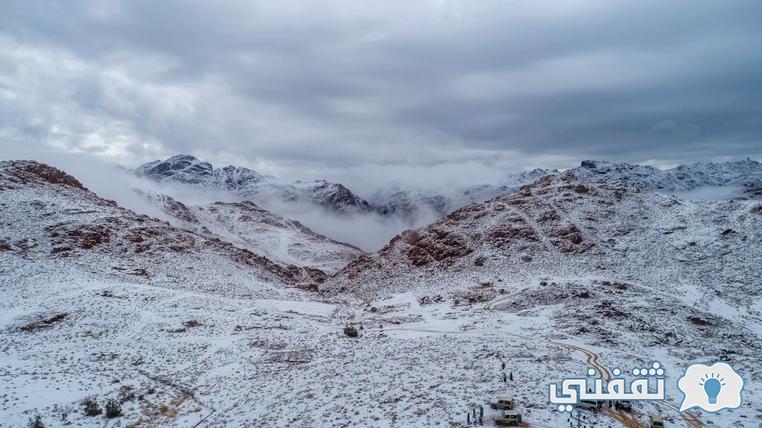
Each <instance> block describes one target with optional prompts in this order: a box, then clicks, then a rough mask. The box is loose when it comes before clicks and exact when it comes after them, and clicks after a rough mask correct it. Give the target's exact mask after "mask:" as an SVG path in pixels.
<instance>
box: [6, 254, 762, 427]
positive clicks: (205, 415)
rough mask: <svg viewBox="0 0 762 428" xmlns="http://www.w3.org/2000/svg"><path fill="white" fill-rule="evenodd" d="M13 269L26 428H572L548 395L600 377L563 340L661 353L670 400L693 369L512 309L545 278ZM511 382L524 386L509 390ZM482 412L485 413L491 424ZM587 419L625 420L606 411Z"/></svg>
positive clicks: (12, 322) (750, 417)
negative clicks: (419, 282) (412, 288)
mask: <svg viewBox="0 0 762 428" xmlns="http://www.w3.org/2000/svg"><path fill="white" fill-rule="evenodd" d="M4 260H5V262H7V261H8V260H7V259H4ZM2 268H3V272H4V274H5V275H4V276H3V278H13V279H14V281H13V283H10V282H9V281H6V280H3V281H2V283H1V285H0V286H2V290H3V294H4V296H6V297H5V299H4V300H3V302H2V304H1V305H2V310H3V313H4V315H3V317H2V318H1V322H2V324H1V325H0V337H1V342H2V344H3V346H2V348H0V385H2V391H3V392H2V394H0V414H2V415H3V418H2V420H0V427H18V426H23V424H25V423H26V422H27V420H28V419H29V418H30V417H32V416H33V415H36V414H40V415H42V416H43V420H44V421H45V422H47V424H48V426H61V425H64V424H65V423H68V422H70V423H72V424H74V425H79V426H109V427H117V426H128V425H129V424H134V425H133V426H156V425H160V426H177V427H186V426H209V427H218V426H262V427H271V426H379V427H382V426H465V421H466V412H468V411H469V409H471V408H473V407H474V406H478V405H482V406H485V407H486V403H487V402H488V401H489V400H491V399H494V398H496V397H498V396H505V395H509V396H512V397H514V398H515V399H516V401H517V408H518V410H519V411H520V412H521V413H522V414H523V415H524V418H525V420H526V421H527V422H528V423H529V425H528V426H534V427H560V426H566V417H567V415H566V414H561V413H558V412H557V411H554V409H553V408H552V406H550V405H549V404H548V403H547V385H548V383H551V382H555V381H559V380H560V379H562V378H564V377H569V376H577V375H582V374H583V373H584V371H585V370H586V369H587V368H588V364H587V363H586V362H585V358H586V357H585V355H584V354H583V353H581V352H579V351H574V350H571V349H566V348H564V347H562V346H561V344H570V345H577V346H580V347H583V348H584V349H586V350H588V351H591V352H594V353H596V354H597V355H599V356H600V358H601V363H602V364H604V365H605V366H606V367H608V368H609V369H611V368H614V367H619V368H622V369H623V370H629V369H631V368H634V367H635V366H636V365H641V364H648V363H649V362H650V361H653V360H654V359H658V361H660V362H662V363H663V364H664V365H665V367H666V368H667V370H668V373H669V374H670V378H669V379H670V380H671V381H672V382H668V385H669V388H670V389H669V391H668V397H669V399H668V401H669V403H671V404H672V406H674V405H679V401H678V399H679V397H680V394H679V392H678V391H677V390H676V389H675V387H674V384H675V382H676V380H677V377H676V376H677V374H678V373H680V372H681V370H682V369H683V368H684V367H685V366H686V361H685V360H684V359H683V358H682V357H681V356H679V355H675V354H674V353H673V352H671V351H670V348H669V347H664V346H648V344H646V343H641V342H638V341H637V338H634V337H633V338H631V339H630V340H629V341H628V342H627V343H626V344H624V345H622V344H620V345H617V346H614V345H607V344H605V343H589V340H587V339H586V338H585V337H584V336H574V335H571V334H569V332H568V331H567V330H566V329H565V328H563V325H562V324H559V322H558V314H559V313H563V312H564V311H568V310H569V306H565V305H564V304H563V303H560V302H556V303H553V302H550V303H549V304H547V305H539V306H533V307H529V308H526V309H519V310H516V309H515V308H512V302H520V301H521V299H522V298H523V297H522V293H530V292H533V290H535V291H536V289H537V288H540V287H541V286H540V285H539V284H538V282H539V280H538V281H534V282H533V283H531V284H505V285H503V286H502V287H503V288H502V289H503V290H504V291H503V292H498V293H496V294H494V295H490V296H493V297H492V298H488V299H487V300H485V301H479V302H473V303H468V302H467V301H458V303H455V300H454V299H457V298H458V297H457V296H459V295H462V294H458V293H460V292H474V290H453V292H452V293H451V294H447V295H444V296H441V297H442V299H441V300H439V299H438V298H436V296H430V295H426V294H420V293H404V294H398V295H393V296H390V297H389V298H387V299H384V300H380V301H375V302H355V301H345V300H332V301H321V300H319V299H318V298H317V297H316V295H313V294H308V293H306V292H302V291H300V290H295V289H280V290H278V291H277V293H273V291H272V290H271V289H268V288H267V287H262V286H261V285H259V284H252V286H251V290H249V293H247V297H227V296H224V295H221V294H214V293H206V292H198V291H189V290H183V289H171V288H166V287H154V286H151V285H146V284H140V283H129V282H109V281H104V280H102V279H99V278H97V277H94V276H93V275H91V274H89V273H85V272H82V271H78V270H76V269H69V270H67V269H65V268H62V269H56V270H55V273H53V272H51V271H50V270H49V269H47V268H44V267H41V266H33V265H26V266H24V265H17V264H16V265H13V264H9V263H4V264H2ZM548 280H550V281H553V282H555V281H559V283H560V281H561V279H560V278H549V279H548ZM569 280H572V279H570V278H564V279H563V281H569ZM588 280H589V279H586V278H583V279H581V280H580V281H588ZM477 291H478V290H477ZM427 298H429V300H428V301H427V300H426V299H427ZM429 302H431V303H429ZM59 313H65V314H66V317H65V318H64V319H63V320H62V321H60V322H57V323H54V324H52V325H50V326H46V327H44V328H40V329H38V330H36V331H31V332H30V331H22V330H20V327H22V326H24V325H28V324H29V323H31V322H34V321H36V320H40V319H47V318H49V317H50V316H51V315H53V314H59ZM194 320H195V322H194ZM347 322H351V323H354V324H355V325H357V326H362V328H361V330H360V331H361V337H359V338H356V339H352V338H349V337H346V336H345V335H344V334H343V333H342V330H343V327H344V326H345V324H346V323H347ZM503 363H505V364H506V368H505V370H503V369H502V364H503ZM503 373H505V374H506V375H508V374H512V375H513V377H514V380H513V381H508V382H506V383H503V380H502V376H503ZM127 392H131V393H132V395H133V396H134V398H131V399H127V400H125V402H124V404H123V407H122V408H123V411H124V416H122V417H119V418H115V419H111V420H109V419H106V418H105V417H104V416H97V417H87V416H84V415H83V414H82V412H81V406H80V404H79V403H80V402H81V401H82V400H83V399H85V398H86V397H95V398H96V399H97V400H98V401H99V402H101V403H103V402H105V401H106V399H108V398H118V397H120V394H121V395H122V397H124V396H125V395H126V396H129V395H130V394H127ZM746 397H747V398H746V400H747V401H746V403H745V405H744V407H743V408H742V409H739V410H737V411H733V412H726V413H723V414H719V415H709V416H707V415H701V416H700V417H699V419H700V420H701V421H702V422H703V423H704V426H716V427H725V426H739V427H740V426H756V424H757V422H756V421H757V420H758V418H759V417H760V416H762V409H761V408H760V406H759V405H758V404H754V403H758V402H759V401H758V400H759V398H758V397H759V392H758V390H757V388H756V383H754V382H752V383H750V384H749V390H748V391H747V395H746ZM486 410H487V412H486V415H487V417H488V419H489V418H491V417H492V416H493V415H494V414H495V413H494V412H493V411H491V410H490V409H489V408H487V409H486ZM635 411H636V413H635V414H636V415H637V417H639V420H640V421H641V422H644V421H645V420H646V415H647V414H648V413H650V412H655V411H659V412H661V413H662V414H663V415H664V416H666V417H667V421H668V422H670V425H669V426H691V425H687V423H686V422H685V421H684V420H683V419H682V418H681V417H679V416H678V415H677V412H676V411H675V410H674V407H668V406H667V405H663V404H648V405H636V407H635ZM589 418H590V419H589V420H590V421H591V422H594V423H596V424H597V425H595V426H620V425H619V424H618V423H617V422H616V421H615V420H614V419H611V418H610V417H609V416H606V415H604V414H597V415H590V416H589ZM752 421H755V422H752Z"/></svg>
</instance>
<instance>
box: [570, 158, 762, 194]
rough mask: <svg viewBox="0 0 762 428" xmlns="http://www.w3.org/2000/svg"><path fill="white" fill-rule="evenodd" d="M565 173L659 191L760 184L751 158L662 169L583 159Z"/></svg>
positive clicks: (760, 172) (758, 167)
mask: <svg viewBox="0 0 762 428" xmlns="http://www.w3.org/2000/svg"><path fill="white" fill-rule="evenodd" d="M569 173H570V174H572V175H574V176H575V177H577V178H579V179H580V180H583V181H589V182H604V183H609V184H618V185H622V186H628V187H635V188H638V189H641V190H653V191H659V192H676V191H686V190H693V189H696V188H699V187H704V186H737V187H741V188H744V189H745V190H753V189H756V188H760V187H762V164H760V163H759V162H757V161H753V160H745V161H733V162H708V163H693V164H689V165H680V166H677V167H674V168H671V169H666V170H661V169H658V168H654V167H652V166H647V165H635V164H629V163H623V162H622V163H612V162H603V161H592V160H586V161H582V163H581V165H580V166H579V167H577V168H573V169H571V170H569Z"/></svg>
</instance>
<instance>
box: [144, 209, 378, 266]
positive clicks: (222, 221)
mask: <svg viewBox="0 0 762 428" xmlns="http://www.w3.org/2000/svg"><path fill="white" fill-rule="evenodd" d="M148 197H149V199H150V200H152V201H154V202H155V203H156V204H157V205H159V206H160V207H161V208H162V209H163V210H164V212H165V213H167V214H169V215H170V216H171V219H170V222H171V223H172V224H175V225H177V226H179V227H182V228H183V229H190V230H193V231H195V232H198V233H201V234H204V235H206V236H216V237H218V238H220V239H222V240H224V241H227V242H231V243H233V244H235V245H236V246H238V247H241V248H246V249H249V250H251V251H252V252H254V253H256V254H260V255H263V256H265V257H267V258H268V259H270V260H273V261H276V262H280V263H286V264H291V265H296V266H305V267H311V268H316V269H320V270H322V271H324V272H328V273H332V272H335V271H337V270H339V269H341V268H342V267H344V266H346V265H347V264H349V262H351V261H352V260H354V259H355V258H357V257H358V256H360V255H361V254H364V252H363V251H362V250H360V249H359V248H356V247H353V246H351V245H349V244H344V243H341V242H338V241H334V240H332V239H330V238H327V237H325V236H323V235H320V234H318V233H315V232H313V231H312V230H311V229H309V228H307V227H306V226H304V225H302V224H301V223H299V222H298V221H295V220H290V219H286V218H283V217H281V216H278V215H276V214H273V213H271V212H269V211H267V210H265V209H263V208H261V207H259V206H257V205H256V204H255V203H254V202H251V201H242V202H214V203H211V204H205V205H195V206H187V205H185V204H183V203H182V202H179V201H177V200H175V199H173V198H171V197H170V196H167V195H160V194H153V195H150V196H148Z"/></svg>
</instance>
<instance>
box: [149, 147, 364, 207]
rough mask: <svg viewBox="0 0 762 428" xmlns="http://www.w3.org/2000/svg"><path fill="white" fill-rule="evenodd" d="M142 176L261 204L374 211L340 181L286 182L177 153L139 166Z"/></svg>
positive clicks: (240, 168)
mask: <svg viewBox="0 0 762 428" xmlns="http://www.w3.org/2000/svg"><path fill="white" fill-rule="evenodd" d="M134 172H135V173H136V174H137V175H138V176H141V177H145V178H148V179H150V180H153V181H156V182H165V183H179V184H184V185H188V186H193V187H196V188H199V189H204V190H216V191H225V192H230V193H231V194H233V195H235V196H238V197H241V198H246V199H249V200H253V201H255V202H257V203H258V204H260V205H265V206H266V205H268V204H273V203H274V204H278V203H284V202H285V203H298V204H309V205H315V206H316V207H319V208H322V209H326V210H329V211H331V212H334V213H340V214H362V213H368V212H370V211H371V207H370V206H369V205H368V203H367V202H366V201H365V200H363V199H362V198H360V197H359V196H357V195H355V194H354V193H352V192H351V191H350V190H349V189H347V188H346V187H344V186H343V185H341V184H339V183H331V182H328V181H325V180H316V181H309V182H306V181H295V182H293V183H283V182H280V181H278V180H276V179H275V178H274V177H272V176H268V175H263V174H259V173H258V172H256V171H253V170H251V169H248V168H242V167H236V166H232V165H230V166H226V167H223V168H214V167H213V166H212V165H211V164H210V163H208V162H203V161H200V160H198V159H196V158H195V157H193V156H190V155H175V156H172V157H170V158H168V159H165V160H156V161H153V162H149V163H146V164H144V165H141V166H139V167H138V168H136V169H135V171H134Z"/></svg>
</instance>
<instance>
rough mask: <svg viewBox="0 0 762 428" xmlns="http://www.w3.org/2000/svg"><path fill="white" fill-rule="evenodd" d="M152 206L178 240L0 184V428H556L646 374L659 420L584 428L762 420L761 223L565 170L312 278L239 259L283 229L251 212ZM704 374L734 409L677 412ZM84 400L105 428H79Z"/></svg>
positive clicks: (33, 187)
mask: <svg viewBox="0 0 762 428" xmlns="http://www.w3.org/2000/svg"><path fill="white" fill-rule="evenodd" d="M155 198H158V199H157V202H158V203H160V204H161V205H162V206H163V207H164V209H166V210H167V211H169V212H171V213H172V215H173V216H174V217H176V218H178V219H179V220H178V222H179V223H177V224H181V225H182V226H183V227H182V228H180V227H177V226H173V225H170V224H168V223H166V222H163V221H159V220H157V219H153V218H150V217H147V216H143V215H139V214H136V213H134V212H132V211H129V210H126V209H123V208H120V207H119V206H117V205H116V204H115V203H114V202H112V201H108V200H105V199H103V198H100V197H98V196H97V195H95V194H93V193H92V192H89V191H88V190H86V189H84V188H83V186H82V185H81V184H80V183H79V182H78V181H77V180H76V179H75V178H73V177H71V176H69V175H67V174H65V173H63V172H61V171H59V170H56V169H54V168H50V167H47V166H45V165H42V164H39V163H36V162H27V161H14V162H3V163H0V290H1V292H2V297H3V298H2V299H0V313H1V314H2V315H0V341H1V342H2V343H3V346H1V347H0V361H3V363H2V364H0V382H2V384H3V393H2V395H0V412H2V415H3V419H2V421H0V425H2V426H5V425H6V424H7V425H8V426H23V425H25V424H26V423H27V421H28V420H29V419H31V418H33V417H34V416H35V415H40V416H41V417H42V418H43V421H44V422H45V423H46V425H47V426H66V425H70V424H73V425H78V426H105V425H109V426H111V425H114V426H116V425H120V426H126V425H128V424H136V425H150V426H172V427H183V426H294V425H304V426H322V425H326V426H342V425H344V426H368V425H370V426H385V425H390V426H397V425H401V426H406V425H411V426H434V425H451V426H459V425H462V424H463V423H465V420H466V417H465V414H464V413H466V412H468V411H469V410H470V409H475V408H478V407H479V406H483V407H484V410H485V424H486V423H488V422H489V421H490V420H491V418H493V417H495V416H497V414H498V412H493V411H491V410H490V409H489V406H487V405H486V404H487V402H488V401H490V400H493V399H495V398H496V397H498V396H505V395H510V396H512V397H514V399H515V400H516V404H515V407H516V409H517V410H518V411H519V412H520V413H521V414H522V415H523V417H524V420H525V422H526V423H527V424H529V425H530V426H538V427H558V426H566V424H567V417H568V415H567V414H565V413H559V412H558V411H557V410H555V409H554V408H553V406H550V405H549V404H548V403H547V385H548V384H549V383H550V382H557V381H558V380H560V379H562V378H565V377H569V376H576V375H584V373H586V372H587V369H588V368H590V367H591V366H592V367H594V368H595V369H596V370H597V373H598V375H600V376H601V377H603V378H606V376H607V374H608V375H609V376H610V372H611V370H612V369H613V368H615V367H616V368H621V369H623V371H625V372H626V371H629V370H631V369H632V368H634V367H645V366H646V365H647V364H651V363H652V362H653V361H654V360H658V361H659V362H660V363H662V364H663V366H664V367H665V368H666V369H667V373H668V382H667V383H668V388H669V389H668V391H667V400H665V401H659V402H637V403H633V409H632V411H624V410H616V409H613V408H607V407H605V406H604V407H602V409H601V410H600V412H595V413H590V414H588V415H587V416H586V419H587V422H588V423H589V424H591V425H594V426H618V425H622V426H646V425H645V424H646V420H647V415H648V414H650V413H659V414H661V415H663V416H664V417H665V420H667V421H668V423H669V424H670V425H669V426H673V427H682V428H689V427H697V426H745V425H748V423H749V421H754V420H757V419H758V418H759V417H760V416H762V408H760V407H759V406H758V405H756V404H754V403H759V399H760V397H761V396H762V395H761V394H762V391H761V390H760V388H759V386H758V385H760V384H761V383H760V382H762V371H761V370H760V369H759V354H760V352H762V345H760V344H761V343H762V340H761V339H762V337H761V336H762V311H760V308H761V307H762V294H760V290H761V289H762V284H761V283H760V278H762V275H761V274H762V271H761V269H762V267H761V266H760V264H759V260H760V259H762V246H761V245H760V242H762V203H760V202H759V201H754V200H728V201H718V202H707V201H687V200H683V199H680V198H677V197H673V196H668V195H663V194H661V193H656V192H650V191H644V190H639V189H636V188H632V187H622V186H619V185H614V184H607V183H596V182H592V181H589V182H588V181H584V180H582V179H580V178H578V177H577V176H575V174H574V172H572V171H568V172H565V173H561V174H557V175H551V176H547V177H544V178H540V179H539V180H536V181H535V182H533V183H531V184H529V185H527V186H525V187H522V188H521V189H519V190H518V191H517V192H515V193H510V194H505V195H502V196H499V197H496V198H494V199H491V200H489V201H487V202H482V203H475V204H471V205H468V206H466V207H463V208H460V209H457V210H455V211H453V212H451V213H450V214H448V215H447V216H446V217H444V218H442V219H441V220H439V221H437V222H435V223H433V224H431V225H429V226H427V227H424V228H420V229H417V230H413V231H406V232H404V233H402V234H400V235H399V236H397V237H396V238H394V239H393V240H392V242H390V244H389V245H388V246H387V247H385V248H384V249H382V250H381V251H380V252H378V253H376V254H373V255H364V256H361V257H360V258H359V259H357V260H356V261H355V262H353V263H351V264H350V265H348V266H347V267H345V268H344V269H342V270H341V271H340V272H339V273H338V274H337V275H336V276H334V277H326V276H325V275H323V274H322V273H321V272H319V271H317V270H314V269H309V268H304V267H299V266H294V265H293V264H285V263H281V262H276V261H273V260H271V259H270V258H269V257H264V255H263V254H260V255H258V254H255V252H254V251H252V250H250V249H248V248H249V247H248V246H249V245H251V246H252V247H251V248H260V246H261V247H262V248H265V247H268V246H270V245H273V244H272V243H270V242H269V241H268V240H269V239H270V237H271V236H273V235H277V234H279V233H281V232H283V233H286V234H288V233H291V232H292V231H293V230H294V229H292V226H293V227H296V228H298V226H297V225H296V224H294V223H290V222H289V221H288V220H285V219H282V218H279V217H277V216H272V215H271V214H270V213H267V212H262V211H261V208H260V207H258V206H257V205H254V204H253V203H250V202H241V203H223V202H220V203H213V204H204V205H200V206H192V205H186V204H184V203H182V202H180V201H177V200H174V199H171V198H168V197H161V196H155ZM242 216H249V217H250V218H251V219H253V220H256V221H255V222H249V221H248V220H247V219H242V218H241V217H242ZM268 221H272V222H273V223H276V224H274V225H270V226H272V228H269V227H268V228H266V229H265V230H264V231H261V232H258V231H259V230H260V229H259V226H258V225H259V224H260V223H261V222H268ZM204 225H210V226H204ZM204 227H206V230H205V229H204ZM215 228H216V229H215ZM284 228H285V229H284ZM259 233H261V234H262V236H261V237H259V236H258V234H259ZM304 234H305V235H304V236H306V235H309V233H308V232H306V231H305V232H304ZM220 237H221V238H220ZM247 237H249V238H252V237H253V238H254V239H257V238H261V239H262V240H261V241H254V242H248V241H247V240H246V239H247ZM299 239H300V240H301V239H303V237H300V238H299ZM227 240H231V241H235V242H237V243H238V244H239V245H235V244H232V243H228V242H226V241H227ZM312 244H313V243H310V245H312ZM323 244H324V243H323V242H320V241H318V242H315V243H314V245H315V246H317V247H318V248H320V247H322V246H323ZM274 252H275V251H274ZM279 254H281V255H282V252H280V253H279ZM289 254H291V253H289ZM299 257H301V256H300V255H297V258H299ZM321 281H322V282H321ZM303 289H306V290H303ZM348 324H351V325H353V326H355V327H356V328H357V329H358V331H359V336H360V337H358V338H350V337H347V336H346V335H345V333H344V328H345V326H347V325H348ZM719 360H721V361H728V362H730V363H732V364H733V367H734V368H735V369H736V370H738V371H739V372H741V373H743V375H744V378H745V379H747V380H748V384H747V386H746V387H745V390H744V398H745V403H747V404H745V405H744V406H742V407H741V408H739V409H737V410H734V411H731V412H721V413H720V414H713V415H698V414H696V412H692V411H691V412H679V411H678V406H679V402H678V401H677V400H679V397H680V394H679V392H678V391H677V390H676V387H675V386H674V385H676V379H677V377H678V376H679V375H680V374H681V373H682V372H683V370H684V369H685V367H686V366H687V364H689V363H691V362H706V361H719ZM509 374H510V378H508V376H509ZM628 374H629V373H628ZM508 379H510V380H508ZM86 398H90V399H93V400H96V401H97V402H98V403H100V405H101V406H103V404H104V403H106V402H108V400H114V402H116V403H118V404H119V406H121V416H117V417H115V418H114V419H111V420H110V419H107V418H106V417H105V416H104V415H98V416H86V415H84V414H83V412H82V402H83V400H85V399H86Z"/></svg>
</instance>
